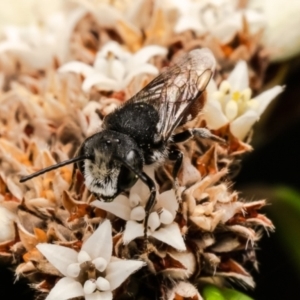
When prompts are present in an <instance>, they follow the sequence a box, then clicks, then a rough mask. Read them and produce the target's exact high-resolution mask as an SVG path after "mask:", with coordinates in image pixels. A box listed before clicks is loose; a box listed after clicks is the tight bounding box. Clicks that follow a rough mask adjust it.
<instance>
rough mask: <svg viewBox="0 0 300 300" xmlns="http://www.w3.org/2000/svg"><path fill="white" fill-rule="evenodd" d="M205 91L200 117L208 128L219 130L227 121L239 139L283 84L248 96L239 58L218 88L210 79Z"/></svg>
mask: <svg viewBox="0 0 300 300" xmlns="http://www.w3.org/2000/svg"><path fill="white" fill-rule="evenodd" d="M207 91H208V99H207V103H206V105H205V107H204V109H203V112H204V116H203V117H204V119H205V120H206V122H207V126H208V128H209V129H219V128H220V127H222V126H224V125H226V124H228V123H229V124H230V131H231V133H232V134H233V135H234V136H235V137H237V138H239V139H240V140H243V139H244V138H245V137H246V135H247V133H248V132H249V130H250V129H251V127H252V126H253V124H254V123H255V122H256V121H258V120H259V118H260V116H261V114H262V113H263V112H264V111H265V109H266V108H267V106H268V105H269V104H270V102H271V101H272V100H273V99H274V98H275V97H276V96H277V95H278V94H280V93H281V92H282V91H283V87H282V86H279V85H277V86H274V87H273V88H271V89H269V90H267V91H265V92H263V93H261V94H260V95H258V96H256V97H254V98H251V93H252V91H251V89H250V88H249V75H248V69H247V63H246V62H245V61H240V62H238V63H237V65H236V66H235V68H234V70H233V71H232V72H231V74H230V75H229V77H228V78H227V80H224V81H222V82H221V84H220V86H219V88H217V86H216V83H215V82H214V81H213V80H211V81H210V83H209V85H208V88H207Z"/></svg>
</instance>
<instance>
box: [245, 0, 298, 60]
mask: <svg viewBox="0 0 300 300" xmlns="http://www.w3.org/2000/svg"><path fill="white" fill-rule="evenodd" d="M248 6H249V7H251V8H255V9H257V10H260V11H262V12H263V14H264V16H265V19H266V22H267V26H266V27H265V30H264V32H263V34H264V35H263V38H262V39H261V42H262V43H263V45H264V46H265V47H266V49H267V50H268V53H270V59H271V60H272V61H282V60H285V59H289V58H291V57H294V56H296V55H298V54H299V51H300V31H299V30H298V29H297V28H299V27H300V18H299V14H300V1H299V0H290V1H289V2H286V1H285V0H273V1H261V0H251V1H249V3H248Z"/></svg>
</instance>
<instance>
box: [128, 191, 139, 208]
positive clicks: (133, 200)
mask: <svg viewBox="0 0 300 300" xmlns="http://www.w3.org/2000/svg"><path fill="white" fill-rule="evenodd" d="M129 203H130V207H136V206H138V205H139V204H140V203H141V197H140V195H139V194H137V193H130V197H129Z"/></svg>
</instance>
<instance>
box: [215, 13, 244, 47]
mask: <svg viewBox="0 0 300 300" xmlns="http://www.w3.org/2000/svg"><path fill="white" fill-rule="evenodd" d="M230 18H231V17H230ZM240 24H241V22H240V23H238V20H234V19H229V18H228V20H227V21H225V22H222V23H220V24H218V25H217V26H216V25H215V26H214V27H213V28H211V29H210V32H211V34H212V35H213V36H215V37H216V38H217V39H218V40H219V41H220V43H222V44H226V43H229V42H230V41H231V40H232V39H233V38H234V36H235V35H236V34H237V32H238V30H239V27H240Z"/></svg>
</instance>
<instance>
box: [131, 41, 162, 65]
mask: <svg viewBox="0 0 300 300" xmlns="http://www.w3.org/2000/svg"><path fill="white" fill-rule="evenodd" d="M156 55H161V56H165V55H167V49H166V48H165V47H161V46H157V45H151V46H146V47H143V48H141V50H139V51H138V52H136V53H135V54H134V55H133V56H132V58H131V59H129V60H128V62H127V64H126V67H127V68H130V69H133V68H135V67H138V66H140V65H142V64H145V63H146V62H148V60H149V59H150V58H152V57H154V56H156Z"/></svg>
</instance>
